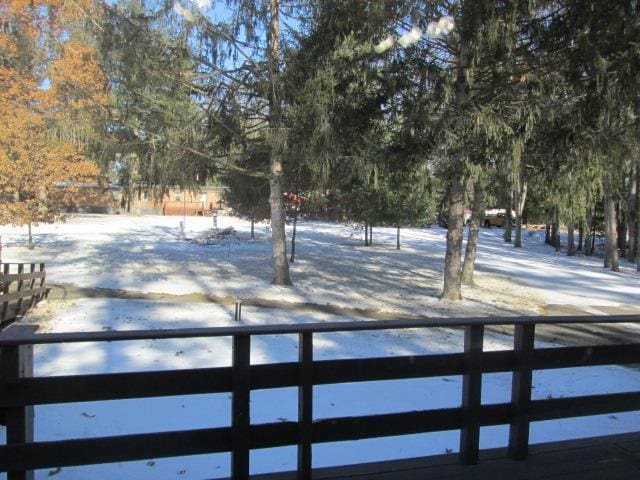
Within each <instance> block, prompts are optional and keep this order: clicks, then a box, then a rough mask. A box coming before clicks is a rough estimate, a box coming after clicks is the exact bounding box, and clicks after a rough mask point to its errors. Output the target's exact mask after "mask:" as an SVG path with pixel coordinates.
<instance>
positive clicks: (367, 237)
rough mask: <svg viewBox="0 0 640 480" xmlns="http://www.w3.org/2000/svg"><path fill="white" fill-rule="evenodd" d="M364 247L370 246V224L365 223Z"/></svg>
mask: <svg viewBox="0 0 640 480" xmlns="http://www.w3.org/2000/svg"><path fill="white" fill-rule="evenodd" d="M364 246H365V247H368V246H369V224H368V223H367V222H364Z"/></svg>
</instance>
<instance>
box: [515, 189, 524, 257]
mask: <svg viewBox="0 0 640 480" xmlns="http://www.w3.org/2000/svg"><path fill="white" fill-rule="evenodd" d="M514 200H515V202H514V203H515V206H516V237H515V240H514V243H513V246H514V247H522V212H523V211H524V205H525V202H526V201H527V181H526V180H521V181H520V185H519V186H518V187H517V188H516V190H515V199H514Z"/></svg>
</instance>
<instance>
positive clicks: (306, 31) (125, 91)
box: [0, 0, 640, 300]
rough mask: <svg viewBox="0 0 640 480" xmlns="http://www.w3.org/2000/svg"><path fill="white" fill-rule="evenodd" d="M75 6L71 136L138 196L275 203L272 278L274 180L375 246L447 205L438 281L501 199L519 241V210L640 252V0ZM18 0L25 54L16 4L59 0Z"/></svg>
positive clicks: (552, 236)
mask: <svg viewBox="0 0 640 480" xmlns="http://www.w3.org/2000/svg"><path fill="white" fill-rule="evenodd" d="M63 3H64V4H65V5H66V3H67V2H63ZM69 3H70V4H73V5H76V6H77V8H78V9H77V10H76V11H75V13H74V15H72V18H73V25H74V27H73V28H71V27H70V26H67V27H66V28H65V30H64V32H65V33H64V34H61V33H60V32H61V31H62V30H59V29H58V30H55V31H54V30H51V34H49V35H47V37H48V39H49V41H51V40H52V39H53V40H54V42H53V43H51V45H52V51H55V52H62V51H63V47H64V44H66V43H69V42H72V41H75V40H76V39H77V41H78V43H79V44H80V45H83V46H84V48H85V49H86V48H90V51H88V52H86V51H85V53H84V54H83V56H82V58H83V59H86V61H88V59H91V62H93V61H94V60H93V59H95V64H96V66H95V69H96V70H95V71H96V72H99V73H100V74H97V73H96V74H93V75H92V77H93V78H94V79H96V80H99V81H97V82H96V83H97V84H99V85H100V92H107V91H108V95H107V96H106V97H101V98H99V99H96V100H95V102H94V104H95V105H100V108H96V109H95V110H96V112H99V113H100V114H98V113H95V114H94V113H92V114H91V115H89V113H84V114H83V115H84V116H83V117H82V122H81V125H83V126H84V129H85V130H87V131H91V134H90V135H89V134H86V135H85V136H82V135H81V136H80V138H79V139H78V140H79V141H76V142H75V145H77V148H79V151H80V152H81V153H82V155H84V156H86V158H90V159H92V160H93V161H94V162H95V163H97V164H100V165H102V166H103V167H110V168H111V169H114V168H115V169H116V170H117V171H118V176H119V181H120V182H121V184H122V185H123V187H124V188H125V189H126V190H127V194H128V195H134V194H136V191H141V190H145V191H152V192H156V193H157V194H158V195H161V194H162V193H163V192H165V191H166V190H167V189H168V188H169V187H170V186H174V185H180V186H183V187H186V188H189V187H193V188H195V187H196V186H197V185H198V184H202V183H204V182H207V181H211V179H215V180H216V181H218V182H221V183H223V184H225V185H227V186H228V187H229V190H228V191H229V197H228V200H229V201H230V202H231V203H232V204H233V205H234V206H235V207H236V210H238V211H239V212H241V213H243V214H244V215H245V216H247V217H248V218H251V219H253V220H259V219H263V218H266V217H268V218H269V219H270V221H271V226H272V229H271V232H272V237H273V271H274V274H273V282H274V283H276V284H279V285H287V284H290V283H291V281H292V279H291V277H290V274H289V261H288V259H287V256H286V243H285V240H286V237H285V207H286V206H285V196H284V194H285V193H288V194H292V195H295V196H296V197H304V203H303V206H302V207H301V206H300V205H296V206H295V209H294V210H295V211H296V212H298V210H299V208H304V209H305V210H306V211H307V212H308V213H309V214H314V215H320V216H323V217H325V218H334V219H339V220H350V221H358V222H361V223H363V224H364V226H365V232H367V233H366V236H365V238H366V242H367V244H368V243H369V242H370V240H371V239H372V237H371V236H370V235H371V232H372V227H373V226H374V225H387V226H394V227H396V228H397V229H398V238H399V235H400V228H401V227H402V226H406V225H422V224H427V223H430V222H431V221H433V219H434V218H435V217H439V218H440V220H441V221H442V223H443V224H446V226H447V246H446V256H445V266H444V287H443V292H442V297H443V298H445V299H453V300H458V299H460V298H461V285H462V284H463V283H469V284H472V283H473V269H474V262H475V250H476V246H477V241H478V232H479V227H480V225H481V224H482V220H483V212H484V209H485V207H487V206H489V207H500V208H504V210H505V212H506V215H507V219H506V221H505V231H504V238H505V241H507V242H511V243H513V245H514V247H521V246H522V241H523V239H522V228H521V227H522V223H523V219H525V218H526V219H527V220H528V221H529V222H535V223H540V224H545V225H546V238H547V242H548V243H550V244H552V245H553V246H555V247H556V248H557V249H560V228H561V227H560V226H561V225H565V226H566V229H567V247H566V248H567V254H568V255H573V254H575V253H576V251H578V250H582V251H583V253H584V254H585V255H590V254H592V253H593V247H592V246H593V244H594V238H595V236H596V235H597V234H599V233H600V230H601V229H602V231H603V233H604V238H605V258H604V266H605V267H607V268H611V269H612V270H614V271H616V270H618V269H619V264H620V259H619V257H620V255H623V256H625V257H627V258H628V259H629V260H631V261H636V262H639V260H638V244H639V240H638V235H639V230H638V216H639V208H638V182H639V172H638V168H639V166H638V154H639V153H640V152H639V151H638V150H639V149H638V145H639V144H638V133H639V128H638V126H639V123H638V122H639V109H640V94H639V89H638V85H640V75H639V71H640V70H639V69H640V20H639V18H640V15H639V12H638V8H639V6H638V3H637V1H635V0H611V1H609V2H602V1H599V0H493V1H490V0H421V1H418V0H414V1H411V0H409V1H406V0H405V1H400V0H378V1H373V0H315V1H310V0H309V1H307V0H230V1H228V2H226V3H225V7H224V8H222V7H221V6H219V5H218V4H217V3H215V2H211V1H208V0H193V1H189V0H182V1H159V0H158V1H143V0H119V1H115V2H100V1H96V0H93V1H90V0H85V1H83V2H80V1H77V2H69ZM14 4H15V5H17V6H16V7H15V9H14V10H15V11H12V9H11V8H8V7H0V18H1V19H2V27H1V28H2V32H3V33H2V34H3V35H4V36H5V37H3V38H9V39H10V38H13V39H14V40H12V41H14V43H15V45H16V47H15V48H14V50H15V51H24V52H29V51H34V50H33V48H34V47H33V46H32V47H29V48H31V50H28V49H27V50H23V47H22V44H18V42H17V40H15V39H17V38H19V37H18V36H16V31H15V29H14V30H12V28H13V27H12V26H11V25H12V22H16V21H17V20H16V18H18V16H19V15H22V13H21V11H20V9H23V10H24V11H25V12H28V11H32V12H36V13H37V12H43V9H42V8H41V7H42V5H46V7H47V8H49V9H50V10H51V11H54V10H56V9H58V8H62V10H60V11H61V12H62V11H63V10H64V8H67V7H59V4H58V2H52V1H50V2H45V1H42V2H31V5H32V6H25V4H24V2H13V3H11V2H10V5H14ZM35 4H38V5H40V7H38V8H36V6H33V5H35ZM69 8H70V7H69ZM30 9H31V10H30ZM56 11H58V10H56ZM67 16H69V14H67ZM24 21H25V22H26V24H29V23H30V22H32V23H34V24H39V25H42V23H39V22H38V21H37V18H36V19H35V20H32V19H26V20H24ZM67 25H71V23H68V24H67ZM48 28H52V27H48ZM33 38H35V37H33ZM42 44H43V43H42V42H35V43H34V41H32V45H35V46H38V47H39V46H40V45H42ZM6 45H8V43H7V41H6V40H3V43H0V49H2V51H3V52H10V51H12V50H10V49H9V47H7V46H6ZM53 45H55V48H53ZM3 55H6V54H5V53H3ZM23 56H24V58H28V61H26V62H27V63H29V62H31V63H30V65H32V67H31V68H32V71H33V72H34V73H33V75H34V84H33V85H34V88H35V90H37V91H38V92H43V91H46V92H49V91H52V90H53V88H42V80H41V79H42V78H50V76H47V74H46V73H44V72H46V70H45V69H43V68H42V66H43V65H45V64H46V62H44V60H39V59H37V58H36V57H37V55H31V54H24V55H23ZM3 58H4V57H3ZM47 58H52V57H51V56H47ZM54 58H55V57H54ZM3 62H5V63H6V61H5V60H3ZM43 62H44V63H43ZM38 65H40V66H41V68H37V67H38ZM92 65H93V63H92ZM76 68H86V69H87V71H89V70H88V69H89V65H82V66H81V67H76ZM92 68H93V67H92ZM38 75H40V77H41V79H40V84H38V80H37V79H36V78H37V76H38ZM101 75H104V78H105V81H104V82H102V80H100V79H101V78H102V77H101ZM49 82H51V81H50V80H49ZM103 83H104V85H103ZM3 85H4V83H3ZM51 85H53V86H55V85H56V82H51ZM85 87H86V86H73V89H75V88H78V89H79V90H77V91H79V92H84V91H85V90H86V88H85ZM2 88H4V87H2ZM73 89H72V91H75V90H73ZM3 92H4V90H3ZM1 94H3V93H2V92H0V95H1ZM6 95H10V93H7V94H6ZM76 95H81V96H82V95H84V93H82V94H76ZM11 98H13V97H11ZM89 98H90V97H89ZM105 98H106V100H105ZM87 105H89V104H86V105H85V104H82V103H80V104H77V105H76V107H77V108H79V109H80V110H83V109H84V110H87V111H89V110H91V109H89V108H88V107H87ZM52 109H53V110H56V112H58V111H74V110H73V108H67V107H66V106H65V107H64V108H63V107H58V108H53V107H52ZM76 110H77V109H76ZM84 110H83V111H84ZM44 113H46V112H45V111H43V114H44ZM54 123H56V124H59V125H62V124H63V123H64V122H54ZM46 125H47V129H48V130H47V131H48V132H51V131H57V132H65V135H66V136H65V137H64V138H68V137H69V136H70V132H71V130H72V129H65V128H62V127H58V126H55V127H52V124H51V123H49V122H47V124H46ZM75 125H78V122H75ZM61 136H62V133H60V135H58V137H56V138H61ZM71 136H73V135H71ZM53 137H55V135H51V133H48V134H47V138H53ZM0 144H2V145H3V148H5V147H4V145H5V144H3V143H2V139H0ZM14 150H15V151H18V150H17V147H16V148H15V149H14ZM23 156H24V157H25V158H26V154H25V155H23V154H22V153H18V154H16V153H13V157H11V158H14V159H13V160H10V161H14V162H15V161H16V160H15V158H18V157H20V158H23ZM3 170H4V169H3ZM3 188H4V187H3ZM35 196H36V197H37V196H38V195H35ZM3 198H7V197H6V194H5V193H4V191H3ZM5 208H7V207H3V208H2V214H0V217H4V209H5ZM465 209H470V210H471V211H472V217H471V219H470V222H469V234H468V241H467V245H466V250H465V251H464V252H463V233H464V228H465V225H464V211H465ZM512 211H513V212H514V218H513V219H511V218H510V217H511V212H512ZM512 220H513V224H514V225H515V228H513V229H512V228H511V224H512ZM576 233H577V235H578V238H577V241H576V238H575V236H576ZM397 246H398V248H399V246H400V243H399V240H398V244H397ZM292 259H293V257H292ZM638 266H639V268H640V263H638Z"/></svg>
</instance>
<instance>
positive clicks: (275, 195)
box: [268, 0, 291, 285]
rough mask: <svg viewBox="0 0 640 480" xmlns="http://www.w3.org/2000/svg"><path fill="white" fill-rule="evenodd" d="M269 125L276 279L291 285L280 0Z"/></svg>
mask: <svg viewBox="0 0 640 480" xmlns="http://www.w3.org/2000/svg"><path fill="white" fill-rule="evenodd" d="M268 59H269V127H270V130H271V136H272V138H271V158H270V176H269V189H270V193H269V206H270V207H271V238H272V246H273V271H274V274H273V282H272V283H274V284H275V285H291V277H290V276H289V263H288V262H287V238H286V232H285V220H284V202H283V199H282V179H283V171H282V150H283V148H284V147H283V145H284V138H283V135H284V133H283V131H282V97H281V94H280V90H281V88H280V0H270V18H269V44H268Z"/></svg>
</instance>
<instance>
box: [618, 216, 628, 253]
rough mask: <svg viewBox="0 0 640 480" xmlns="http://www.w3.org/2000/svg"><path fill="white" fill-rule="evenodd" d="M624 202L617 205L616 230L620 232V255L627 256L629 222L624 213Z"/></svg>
mask: <svg viewBox="0 0 640 480" xmlns="http://www.w3.org/2000/svg"><path fill="white" fill-rule="evenodd" d="M621 207H622V204H621V203H618V204H617V205H616V219H617V222H616V230H617V234H618V250H619V251H620V254H619V255H620V257H621V258H625V257H626V256H627V223H626V222H625V221H624V220H625V219H624V215H623V214H622V208H621Z"/></svg>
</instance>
